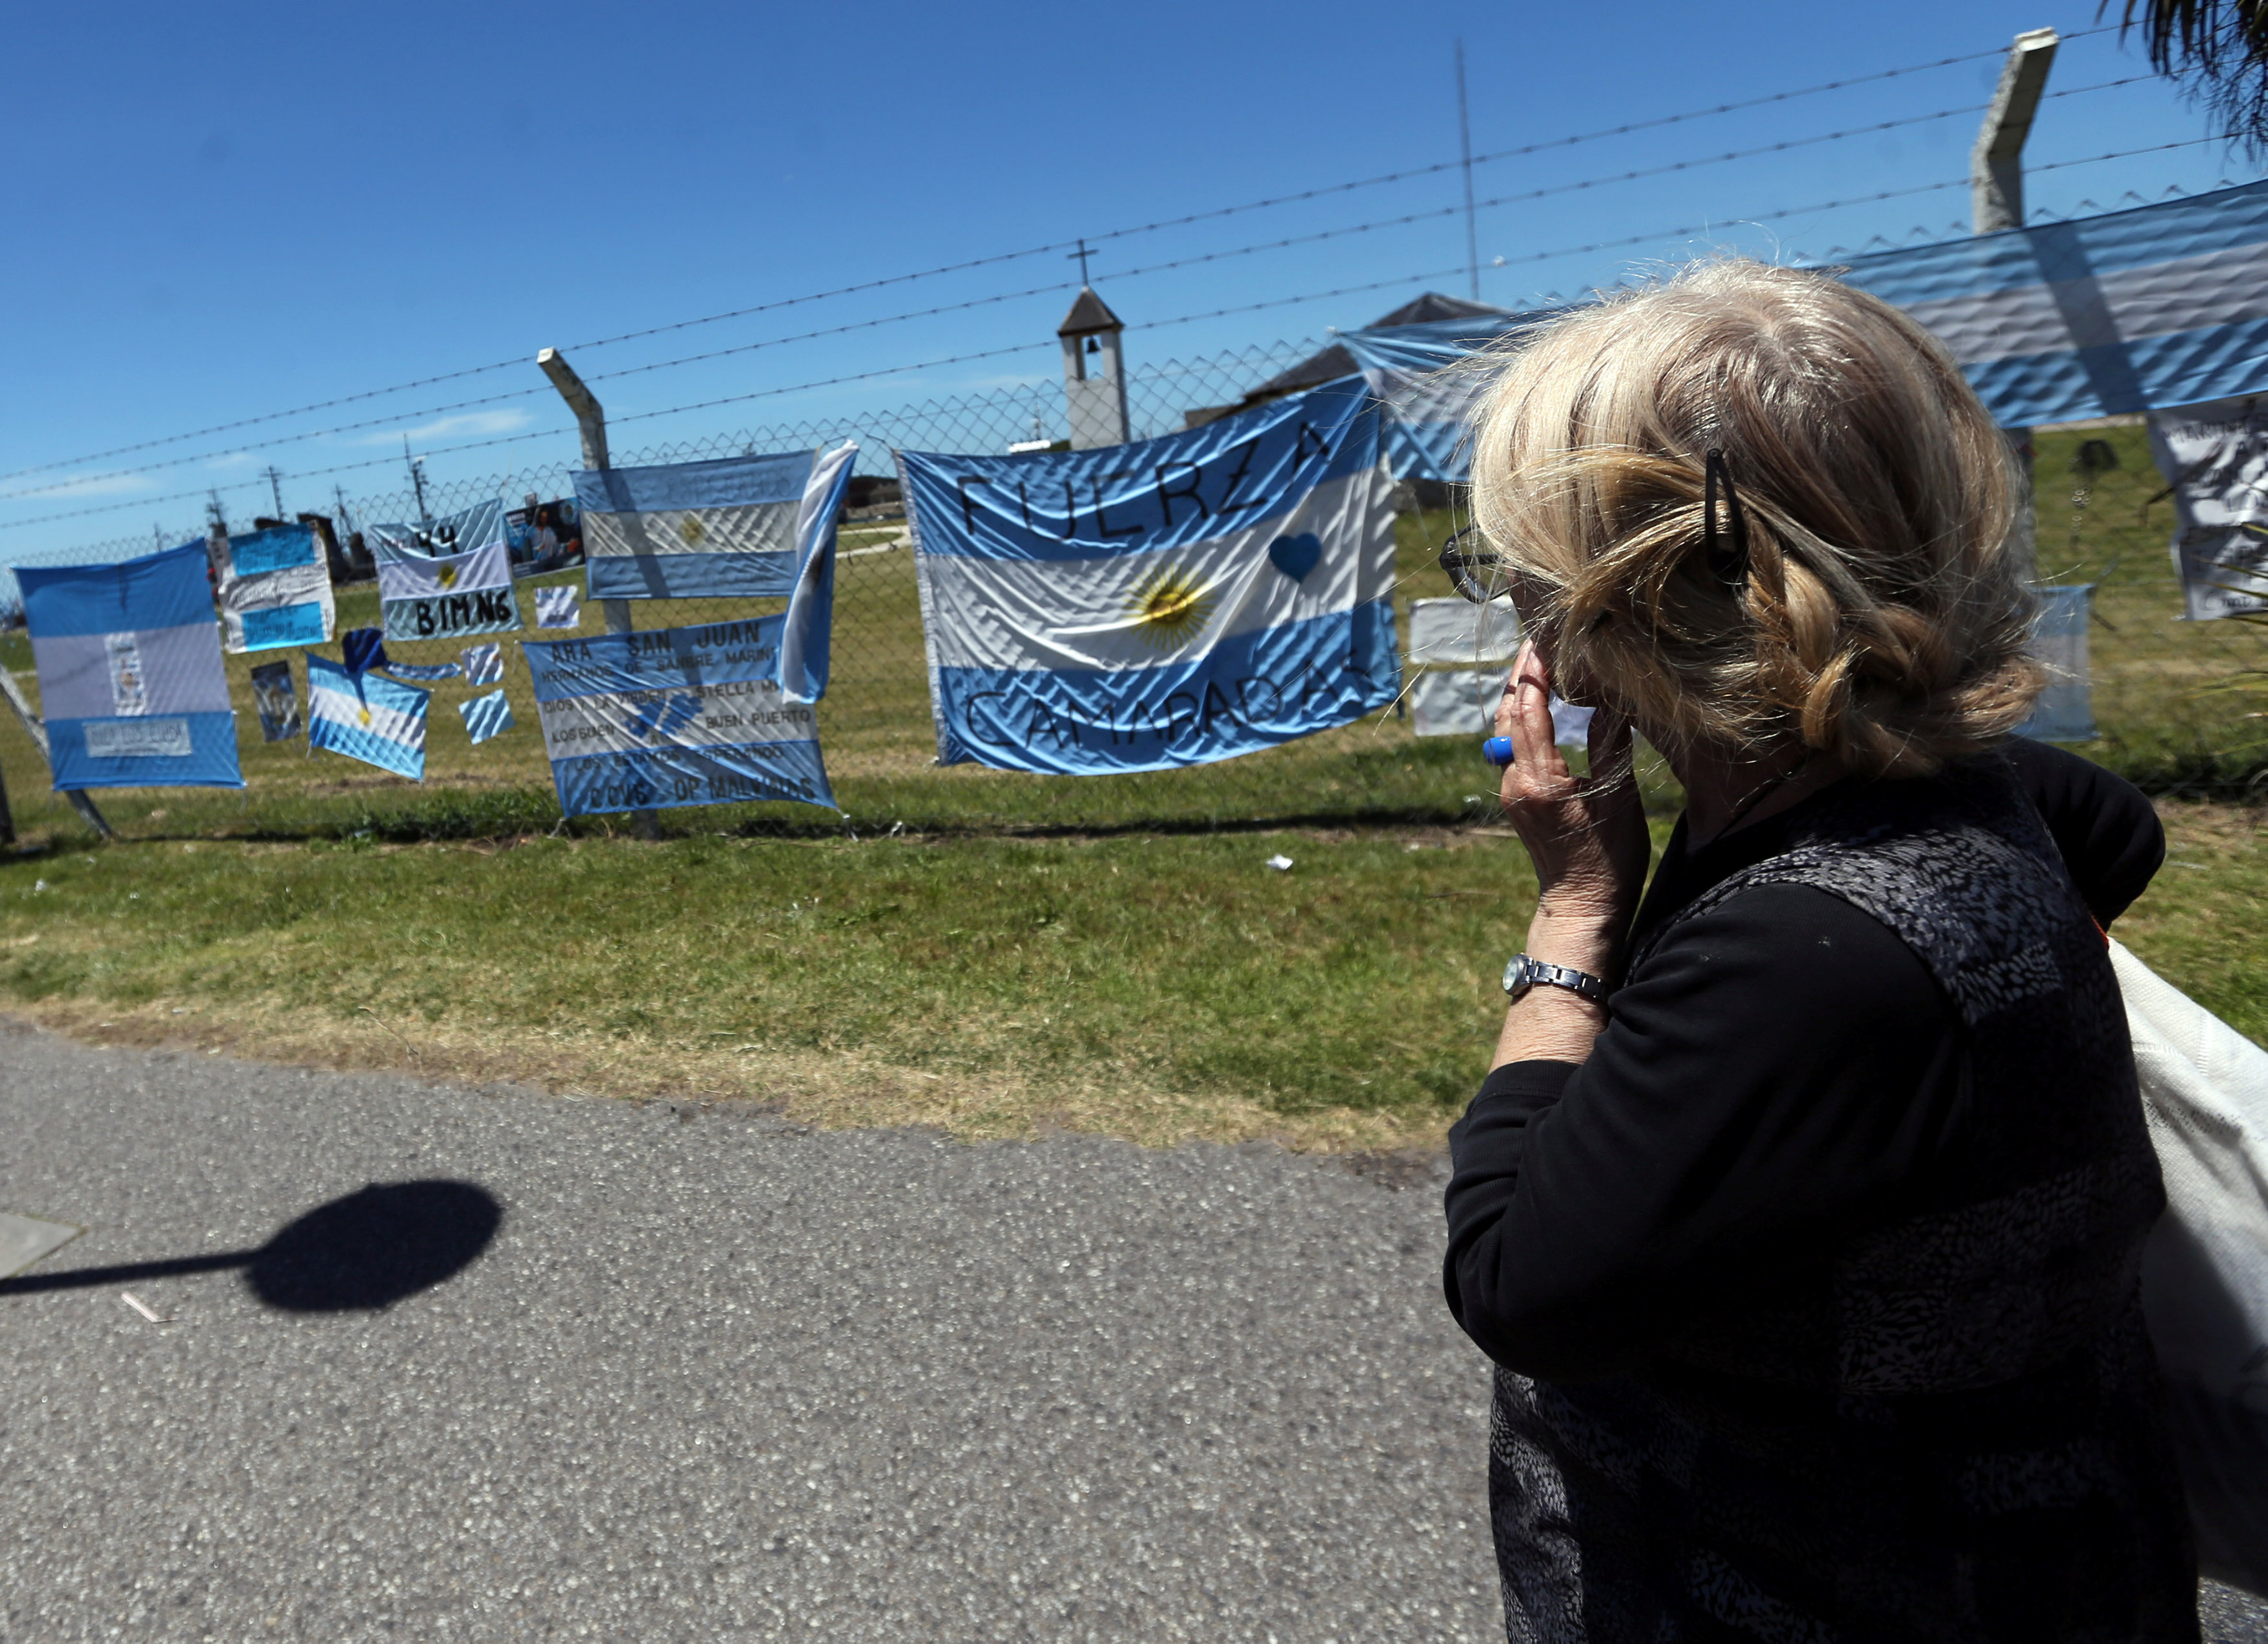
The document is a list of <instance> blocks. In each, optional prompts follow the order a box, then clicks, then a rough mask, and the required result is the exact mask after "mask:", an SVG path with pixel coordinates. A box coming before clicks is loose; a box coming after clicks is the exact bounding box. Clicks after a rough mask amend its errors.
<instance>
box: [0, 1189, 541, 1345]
mask: <svg viewBox="0 0 2268 1644" xmlns="http://www.w3.org/2000/svg"><path fill="white" fill-rule="evenodd" d="M503 1225H504V1206H503V1205H501V1204H500V1203H498V1202H497V1198H496V1196H495V1195H494V1194H492V1193H490V1191H488V1190H487V1189H486V1188H483V1187H478V1186H475V1184H474V1183H470V1182H444V1181H434V1182H394V1183H377V1182H373V1183H371V1184H370V1185H369V1186H368V1187H365V1188H364V1189H363V1190H362V1191H359V1192H356V1193H350V1194H348V1195H347V1196H346V1197H345V1198H335V1199H333V1200H331V1201H330V1203H328V1204H327V1205H316V1206H315V1208H314V1209H313V1210H311V1211H309V1212H308V1213H306V1215H304V1216H301V1217H300V1218H298V1220H296V1221H292V1222H291V1223H289V1224H287V1225H286V1226H285V1227H284V1228H283V1230H282V1231H281V1232H279V1233H277V1234H276V1236H275V1237H274V1238H272V1239H270V1240H269V1241H268V1242H267V1243H265V1244H263V1245H261V1247H260V1248H259V1249H258V1250H224V1251H221V1252H219V1253H218V1254H216V1255H211V1256H183V1257H175V1258H173V1260H170V1261H156V1262H129V1263H125V1264H121V1265H118V1266H114V1267H81V1268H75V1269H72V1270H71V1271H70V1272H60V1273H35V1274H30V1275H26V1276H25V1277H21V1278H17V1279H7V1280H5V1281H0V1297H6V1296H11V1295H29V1294H33V1293H35V1292H38V1291H43V1290H77V1289H85V1288H90V1287H92V1286H96V1285H113V1284H127V1283H131V1282H132V1281H134V1280H136V1279H170V1278H174V1277H177V1276H179V1275H181V1274H187V1273H209V1272H220V1271H221V1270H223V1269H225V1268H231V1267H240V1268H242V1269H244V1279H245V1283H246V1284H247V1286H250V1287H251V1290H252V1293H253V1294H254V1295H255V1296H257V1297H259V1298H260V1300H261V1301H263V1302H265V1303H266V1304H267V1305H268V1306H269V1307H272V1308H280V1309H284V1310H285V1311H287V1312H292V1313H342V1312H351V1311H355V1310H357V1309H378V1308H386V1307H391V1306H392V1305H393V1304H394V1302H396V1301H401V1300H402V1299H404V1298H405V1297H408V1296H414V1295H416V1294H417V1293H418V1292H419V1291H421V1290H428V1289H431V1287H432V1286H435V1285H438V1284H439V1283H440V1282H441V1281H442V1280H444V1279H450V1278H453V1277H454V1276H455V1275H456V1274H458V1273H460V1272H463V1271H464V1270H465V1269H466V1268H468V1267H469V1266H471V1265H472V1264H473V1263H475V1261H477V1260H479V1259H480V1256H481V1253H482V1251H483V1250H487V1249H488V1247H489V1244H490V1241H492V1240H493V1239H494V1238H495V1237H496V1235H497V1228H498V1227H502V1226H503Z"/></svg>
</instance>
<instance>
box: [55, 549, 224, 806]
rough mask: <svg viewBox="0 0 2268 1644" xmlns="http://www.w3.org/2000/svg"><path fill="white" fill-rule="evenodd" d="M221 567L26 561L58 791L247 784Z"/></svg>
mask: <svg viewBox="0 0 2268 1644" xmlns="http://www.w3.org/2000/svg"><path fill="white" fill-rule="evenodd" d="M15 569H16V581H17V584H18V586H19V587H21V588H22V590H23V594H24V620H25V624H26V627H27V628H29V630H31V638H32V660H33V666H34V667H37V669H38V670H39V676H40V713H41V715H42V716H43V717H44V718H45V719H46V721H47V728H48V764H49V765H50V766H51V767H52V769H53V770H54V772H55V788H56V790H57V791H58V792H60V793H68V792H70V791H72V790H74V789H79V788H144V787H218V788H240V787H242V786H243V785H244V775H243V772H242V770H241V769H240V768H239V765H238V763H237V756H236V715H235V713H234V712H233V711H231V709H230V707H229V701H228V676H227V675H226V674H225V673H224V672H223V670H222V667H221V650H220V628H219V625H218V624H217V623H215V622H214V621H213V602H212V587H211V585H210V582H209V581H208V580H207V577H208V575H209V574H210V561H209V559H208V558H207V557H206V552H205V545H204V544H203V543H202V542H190V543H187V544H185V545H183V546H182V547H180V548H173V549H166V551H165V552H163V553H158V554H146V555H144V556H143V557H141V558H139V559H129V560H126V561H123V562H122V563H119V564H108V565H18V566H17V567H16V568H15Z"/></svg>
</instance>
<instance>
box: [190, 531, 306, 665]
mask: <svg viewBox="0 0 2268 1644" xmlns="http://www.w3.org/2000/svg"><path fill="white" fill-rule="evenodd" d="M212 547H213V549H215V550H216V553H215V557H216V558H217V559H219V560H220V561H221V575H220V584H219V589H218V593H219V597H220V621H221V638H222V644H223V645H224V646H225V648H226V649H227V650H228V651H230V652H232V653H233V652H246V651H273V650H276V648H277V647H279V646H283V645H323V644H326V643H328V640H329V639H330V637H331V628H332V624H333V623H335V621H336V615H335V611H334V608H333V607H332V604H331V567H330V564H329V561H328V558H327V557H326V556H325V555H324V552H323V545H322V543H321V542H319V541H318V540H317V539H316V536H315V533H314V530H313V527H309V526H304V525H283V526H274V527H269V529H268V530H265V531H255V532H254V533H253V534H251V535H249V536H232V537H230V538H228V541H227V548H226V550H225V555H224V554H222V553H220V552H219V551H218V550H219V549H220V548H221V542H220V537H219V532H218V527H215V533H214V538H213V542H212Z"/></svg>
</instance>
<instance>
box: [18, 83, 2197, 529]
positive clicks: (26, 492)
mask: <svg viewBox="0 0 2268 1644" xmlns="http://www.w3.org/2000/svg"><path fill="white" fill-rule="evenodd" d="M2150 78H2153V76H2150V75H2130V76H2127V77H2124V78H2122V79H2116V80H2105V81H2102V82H2099V83H2097V84H2095V85H2079V86H2072V87H2070V88H2068V89H2066V90H2064V91H2060V92H2051V93H2050V95H2051V96H2053V97H2077V96H2080V95H2082V94H2084V93H2087V92H2101V91H2108V90H2110V89H2112V88H2114V87H2117V86H2122V85H2133V84H2135V83H2136V82H2137V81H2139V80H2147V79H2150ZM1981 107H1984V105H1981V104H1965V105H1962V107H1957V108H1947V109H1940V110H1938V111H1936V112H1935V113H1933V114H1908V115H1903V116H1901V117H1899V118H1897V119H1895V120H1884V121H1878V122H1874V124H1872V125H1866V126H1853V127H1851V128H1848V129H1844V130H1839V131H1828V132H1822V133H1819V134H1817V135H1815V136H1808V137H1791V138H1786V139H1784V140H1782V141H1780V142H1777V143H1771V144H1761V145H1759V146H1756V147H1754V148H1747V149H1734V150H1730V151H1727V152H1725V153H1723V154H1712V155H1705V156H1703V157H1701V158H1699V159H1686V160H1675V161H1672V162H1669V163H1668V164H1666V165H1661V166H1646V167H1641V168H1638V169H1637V170H1633V171H1627V172H1621V173H1613V174H1610V175H1607V176H1602V177H1590V178H1583V179H1580V180H1578V181H1573V182H1565V183H1554V184H1550V185H1548V186H1546V187H1543V188H1529V189H1524V190H1521V191H1520V192H1518V193H1514V194H1507V195H1497V196H1495V197H1494V198H1492V199H1487V200H1482V201H1479V202H1476V203H1475V204H1474V205H1473V206H1472V207H1471V208H1470V209H1471V210H1493V209H1495V208H1498V207H1500V206H1506V205H1516V204H1523V203H1528V202H1531V201H1535V200H1542V199H1548V198H1550V197H1552V196H1554V195H1563V194H1578V193H1583V192H1586V191H1587V190H1589V189H1592V188H1602V187H1606V186H1609V185H1611V184H1615V183H1621V182H1631V181H1639V180H1641V179H1645V178H1649V177H1660V176H1667V175H1670V174H1673V173H1679V172H1686V171H1693V170H1697V169H1699V168H1701V167H1703V166H1720V165H1724V164H1727V163H1728V162H1732V161H1737V160H1743V159H1756V158H1759V157H1760V156H1763V155H1766V154H1777V153H1782V152H1785V151H1788V150H1791V149H1799V148H1808V147H1812V146H1815V145H1816V144H1823V143H1836V142H1841V141H1844V140H1845V139H1847V138H1850V137H1854V136H1873V135H1874V134H1876V133H1879V132H1882V131H1889V130H1895V129H1900V128H1903V127H1906V126H1913V125H1924V124H1927V123H1928V122H1932V121H1936V120H1949V119H1952V118H1954V117H1955V116H1956V115H1960V114H1975V113H1977V111H1978V109H1979V108H1981ZM2169 146H2179V145H2169ZM1491 158H1501V157H1498V156H1492V157H1491ZM2040 169H2043V170H2044V169H2047V168H2046V167H2041V168H2040ZM1944 186H1948V185H1941V184H1932V185H1930V187H1931V188H1938V187H1944ZM1880 197H1883V198H1889V197H1893V196H1891V195H1883V196H1880ZM1850 203H1859V202H1850ZM1466 209H1467V208H1466V207H1463V206H1460V205H1454V204H1451V205H1445V206H1437V207H1432V208H1430V209H1428V210H1423V211H1410V212H1405V213H1404V214H1403V215H1402V216H1400V217H1382V218H1380V219H1378V220H1376V221H1373V222H1368V223H1353V224H1348V225H1343V226H1341V227H1337V228H1327V229H1319V230H1316V231H1314V232H1311V233H1306V234H1292V235H1287V236H1285V237H1284V238H1282V239H1278V240H1265V241H1261V242H1258V243H1256V244H1254V245H1249V246H1237V247H1230V248H1229V249H1226V250H1224V251H1210V252H1204V253H1201V254H1197V255H1194V256H1188V257H1176V258H1173V259H1171V260H1169V261H1167V262H1155V263H1150V264H1147V265H1145V266H1143V267H1139V268H1134V269H1122V270H1121V271H1119V272H1118V273H1116V274H1115V275H1114V276H1112V277H1113V278H1114V279H1116V280H1130V279H1138V278H1141V277H1143V276H1147V275H1152V274H1162V273H1167V272H1170V271H1173V270H1175V269H1189V268H1198V267H1203V266H1204V265H1207V264H1211V263H1216V262H1230V261H1233V260H1234V259H1236V258H1240V257H1248V256H1256V255H1258V254H1262V253H1265V252H1270V251H1283V250H1288V249H1290V248H1292V247H1298V246H1310V245H1316V244H1320V243H1322V242H1323V241H1325V240H1344V239H1348V238H1351V237H1352V236H1354V235H1358V234H1368V233H1374V232H1378V231H1379V230H1381V229H1391V228H1404V227H1408V226H1410V225H1413V224H1417V223H1425V222H1438V221H1440V220H1441V219H1443V218H1445V217H1454V216H1456V215H1457V214H1458V213H1459V212H1461V211H1462V210H1466ZM1793 214H1794V213H1787V212H1772V213H1767V214H1765V219H1764V220H1769V219H1771V218H1772V217H1782V216H1786V215H1793ZM1668 232H1670V233H1683V232H1694V231H1692V230H1687V229H1673V230H1670V231H1668ZM1657 237H1658V236H1641V237H1638V240H1632V241H1628V242H1609V243H1640V241H1642V240H1644V239H1646V238H1657ZM1565 254H1567V253H1552V254H1545V255H1547V256H1548V255H1565ZM1543 260H1544V257H1543V256H1535V257H1522V258H1521V259H1520V261H1521V262H1534V261H1543ZM1455 272H1457V270H1456V269H1449V270H1447V273H1450V274H1454V273H1455ZM1417 277H1421V278H1426V279H1432V278H1439V277H1443V276H1438V275H1432V274H1427V275H1424V276H1417ZM1398 283H1399V282H1395V281H1388V282H1386V284H1398ZM1073 284H1074V282H1072V281H1070V280H1052V281H1049V282H1048V283H1046V284H1042V285H1035V286H1031V287H1027V288H1026V289H1025V290H1022V291H999V292H995V293H993V294H992V295H990V296H986V297H973V298H968V299H964V300H962V301H961V302H954V303H940V304H937V305H935V306H931V307H928V308H917V309H911V310H909V311H907V312H905V313H895V314H883V315H878V316H876V317H874V318H873V319H868V320H855V321H846V322H844V323H843V324H842V325H836V326H824V327H821V328H817V329H814V330H810V331H799V332H796V333H794V334H792V335H787V336H778V337H766V338H762V339H760V340H758V341H756V342H753V343H733V344H732V345H731V346H729V347H726V348H719V349H710V350H705V351H703V352H702V353H698V354H687V355H681V356H680V357H678V358H674V359H664V360H652V361H649V362H647V363H646V364H644V365H630V366H626V367H624V368H623V369H622V370H620V371H611V372H594V373H593V374H592V375H591V377H590V378H589V379H588V380H590V381H593V382H604V381H608V380H615V379H619V378H622V377H634V376H641V375H644V374H647V373H650V372H657V371H674V370H676V369H679V368H680V367H681V366H686V365H701V364H704V363H706V362H709V361H711V360H718V359H726V358H733V357H735V356H738V355H741V354H750V353H755V352H758V351H760V350H763V349H768V348H780V347H784V346H787V345H789V344H791V343H809V342H814V341H817V340H819V339H821V338H824V337H830V336H842V335H848V334H849V333H851V332H856V331H870V330H874V329H877V328H880V327H883V326H889V325H898V324H902V323H904V322H906V321H914V320H930V319H936V318H938V317H939V316H941V315H945V314H950V313H968V311H970V310H972V309H976V308H985V307H994V306H998V305H1000V304H1002V303H1010V302H1021V301H1026V300H1027V299H1031V298H1034V297H1042V296H1045V295H1047V294H1048V293H1049V292H1051V291H1068V290H1070V289H1071V287H1072V285H1073ZM1376 289H1378V287H1377V286H1374V285H1373V286H1367V287H1352V288H1347V289H1346V290H1344V291H1333V292H1329V293H1326V294H1327V295H1332V296H1339V295H1346V294H1349V293H1350V292H1351V291H1357V290H1376ZM1222 312H1223V313H1243V312H1248V310H1246V309H1243V308H1233V309H1228V310H1224V311H1222ZM1205 317H1207V318H1212V317H1217V316H1211V315H1208V316H1205ZM1157 323H1159V324H1165V325H1171V324H1177V323H1181V322H1180V321H1158V322H1157ZM578 346H588V345H578ZM548 387H549V385H548V384H537V385H534V386H532V387H526V388H512V389H508V390H506V391H504V393H501V394H483V395H481V396H479V397H476V398H474V399H470V400H460V401H456V402H453V403H450V404H447V405H438V406H428V407H424V408H423V409H416V410H409V411H401V412H396V413H394V414H392V415H389V416H387V417H372V418H368V419H366V420H364V421H361V422H355V423H342V424H335V425H334V426H332V427H329V428H318V429H309V430H306V431H302V432H299V433H295V434H287V435H284V436H283V437H281V438H279V439H269V440H259V441H254V442H250V443H247V444H243V445H237V446H228V447H226V448H225V449H224V450H219V451H205V452H198V453H192V454H190V455H188V456H180V457H168V458H166V459H164V460H162V461H157V462H150V463H144V464H140V465H138V467H139V468H140V469H141V470H142V471H144V472H148V471H151V470H154V469H159V468H183V467H187V466H188V465H190V464H192V463H197V462H205V461H211V460H212V459H214V458H215V457H219V456H234V455H239V454H242V453H247V452H254V451H272V450H276V449H277V448H279V447H281V446H290V445H297V444H299V443H300V442H302V441H305V440H309V439H331V438H334V437H335V436H337V435H340V434H347V433H358V432H361V431H365V430H366V429H372V428H381V427H385V426H387V425H388V424H399V423H401V422H403V421H405V420H408V419H409V418H413V417H446V416H451V415H454V414H456V413H459V412H462V411H468V410H473V409H478V408H480V407H482V406H491V405H499V404H503V403H504V402H507V401H512V400H519V399H527V398H528V397H530V396H533V395H537V394H543V393H545V392H546V391H547V389H548ZM42 471H44V470H42ZM73 483H74V482H71V481H68V480H66V481H59V482H56V483H51V484H45V485H36V486H26V487H21V488H19V489H17V490H0V501H13V500H17V499H20V498H27V497H41V496H51V495H53V494H55V492H57V491H59V490H69V489H70V486H71V485H72V484H73Z"/></svg>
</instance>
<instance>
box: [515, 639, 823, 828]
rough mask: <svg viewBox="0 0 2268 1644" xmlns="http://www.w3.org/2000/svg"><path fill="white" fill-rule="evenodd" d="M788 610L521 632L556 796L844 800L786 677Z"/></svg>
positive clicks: (672, 801) (806, 710)
mask: <svg viewBox="0 0 2268 1644" xmlns="http://www.w3.org/2000/svg"><path fill="white" fill-rule="evenodd" d="M786 623H787V617H786V616H785V615H784V613H783V614H781V615H779V616H766V617H761V618H758V619H755V620H753V621H749V622H739V623H712V624H711V625H709V626H706V627H699V628H656V629H651V630H645V631H643V632H638V633H627V634H601V635H597V636H594V637H593V638H587V639H553V640H536V639H530V640H527V641H524V642H523V643H522V645H521V646H520V650H521V652H522V653H523V654H524V655H525V656H526V657H527V667H528V672H529V673H530V674H531V675H534V680H535V704H536V711H537V713H538V714H539V715H540V716H541V719H542V722H543V745H544V751H545V753H546V754H547V755H549V757H550V760H551V777H552V781H553V782H554V784H555V785H556V786H557V788H558V790H559V808H560V809H561V810H563V811H564V812H565V813H566V814H567V815H570V816H577V815H585V814H586V813H589V812H593V811H628V810H648V809H659V808H661V807H666V806H673V805H725V804H735V803H740V802H744V801H753V800H796V801H799V802H800V803H802V804H806V805H823V806H826V807H828V808H829V809H832V808H834V807H835V793H834V790H833V789H832V788H830V787H829V786H828V782H827V770H826V767H825V766H824V765H823V764H822V763H821V761H820V757H819V725H818V719H817V717H816V715H815V714H814V711H813V710H812V709H811V707H810V706H809V705H808V704H801V703H792V702H789V701H788V700H787V699H786V698H785V697H784V695H783V693H782V692H781V689H780V685H779V678H778V674H779V646H780V639H781V633H782V630H783V629H784V627H785V626H786Z"/></svg>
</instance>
